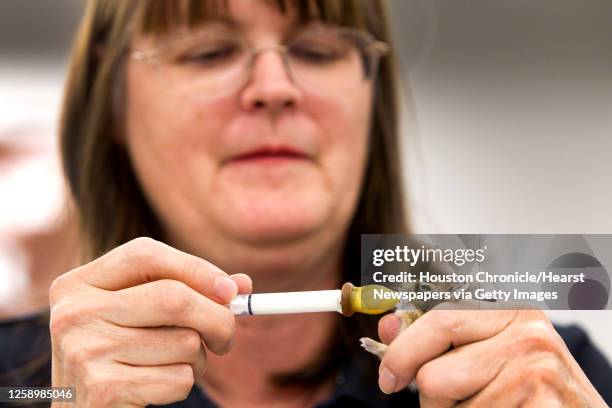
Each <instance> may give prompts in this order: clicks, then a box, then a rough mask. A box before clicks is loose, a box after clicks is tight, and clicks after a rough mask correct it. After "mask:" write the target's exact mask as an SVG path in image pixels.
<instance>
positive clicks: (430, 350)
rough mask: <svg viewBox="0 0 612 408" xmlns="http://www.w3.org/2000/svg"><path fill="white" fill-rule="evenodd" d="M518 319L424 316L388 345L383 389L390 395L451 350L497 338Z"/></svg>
mask: <svg viewBox="0 0 612 408" xmlns="http://www.w3.org/2000/svg"><path fill="white" fill-rule="evenodd" d="M516 315H517V312H516V311H512V310H432V311H430V312H428V313H425V314H424V315H423V316H422V317H421V318H420V319H418V320H416V321H415V322H414V323H413V324H412V325H410V326H409V327H408V328H407V329H406V330H404V331H403V332H402V333H400V335H399V336H398V337H397V338H396V339H395V340H394V341H393V342H391V344H390V345H389V349H388V350H387V353H386V354H385V357H384V358H383V361H382V363H381V365H382V366H383V367H384V368H387V371H386V379H385V381H386V382H385V383H384V384H380V385H381V387H382V388H385V391H388V392H395V391H398V390H400V389H402V388H404V387H406V386H407V385H408V384H409V383H410V382H411V381H412V380H413V379H414V378H415V376H416V372H417V371H418V369H419V368H420V367H421V366H422V365H423V364H425V363H426V362H428V361H430V360H433V359H434V358H436V357H438V356H440V355H442V354H443V353H445V352H447V351H448V350H449V349H450V348H451V347H459V346H462V345H464V344H468V343H473V342H477V341H480V340H483V339H487V338H489V337H492V336H494V335H496V334H497V333H499V332H501V331H502V330H504V329H505V328H506V327H507V326H508V325H509V324H510V323H511V322H512V321H513V320H514V318H515V317H516ZM408 351H409V352H408ZM381 371H382V370H381Z"/></svg>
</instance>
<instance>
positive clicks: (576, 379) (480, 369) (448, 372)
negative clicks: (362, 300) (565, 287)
mask: <svg viewBox="0 0 612 408" xmlns="http://www.w3.org/2000/svg"><path fill="white" fill-rule="evenodd" d="M398 328H399V321H398V318H397V317H396V316H394V315H387V316H385V317H384V318H383V319H381V321H380V323H379V334H380V337H381V339H382V340H383V341H384V342H385V343H389V348H388V350H387V352H386V354H385V356H384V359H383V360H382V362H381V366H380V375H379V386H380V388H381V389H382V390H383V391H384V392H387V393H391V392H396V391H399V390H401V389H403V388H405V387H406V386H408V384H410V383H411V382H413V381H414V382H415V383H416V385H417V386H418V388H419V396H420V401H421V406H423V407H451V406H461V407H480V406H496V407H499V406H504V407H505V406H508V407H516V406H533V407H540V406H543V407H544V406H545V407H561V406H571V407H606V406H607V405H606V403H605V402H604V401H603V399H602V398H601V396H600V395H599V394H598V393H597V391H596V390H595V388H594V387H593V385H592V384H591V383H590V382H589V380H588V379H587V377H586V375H585V374H584V373H583V371H582V370H581V369H580V366H579V365H578V363H577V362H576V360H574V358H573V357H572V355H571V354H570V352H569V350H568V349H567V347H566V346H565V344H564V342H563V340H562V339H561V337H560V336H559V335H558V334H557V332H556V331H555V329H554V327H553V326H552V324H551V323H550V321H549V319H548V317H547V316H546V315H545V314H544V312H541V311H535V310H435V309H434V310H432V311H430V312H428V313H425V314H424V315H423V316H422V317H421V318H419V319H418V320H416V321H415V322H414V323H413V324H412V325H411V326H409V327H408V328H407V329H406V330H404V331H403V332H401V333H399V335H398V333H397V331H398Z"/></svg>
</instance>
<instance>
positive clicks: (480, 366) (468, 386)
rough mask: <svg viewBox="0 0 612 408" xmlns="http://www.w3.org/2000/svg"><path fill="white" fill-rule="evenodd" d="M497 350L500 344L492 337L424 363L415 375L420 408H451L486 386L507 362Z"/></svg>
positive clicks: (503, 354) (504, 355) (501, 345)
mask: <svg viewBox="0 0 612 408" xmlns="http://www.w3.org/2000/svg"><path fill="white" fill-rule="evenodd" d="M500 347H503V344H502V343H501V342H500V341H499V340H498V339H497V337H493V338H492V339H489V340H484V341H481V342H478V343H472V344H468V345H465V346H462V347H459V348H457V349H453V350H451V351H449V352H447V353H445V354H444V355H442V356H440V357H438V358H436V359H433V360H431V361H429V362H427V363H425V364H424V365H423V366H422V367H421V368H420V369H419V370H418V372H417V374H416V384H417V386H418V388H419V398H420V400H421V406H424V407H451V406H454V405H455V404H456V403H457V402H458V401H463V400H465V399H467V398H469V397H471V396H472V395H474V394H475V393H477V392H478V391H480V390H481V389H484V388H485V387H487V385H488V384H489V383H490V382H491V381H493V380H494V379H495V378H496V376H497V375H498V374H499V373H500V371H501V370H502V367H503V366H504V365H505V364H506V363H507V359H508V358H507V354H505V353H500V350H499V349H500ZM491 356H498V357H496V358H492V357H491Z"/></svg>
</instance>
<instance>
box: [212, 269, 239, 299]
mask: <svg viewBox="0 0 612 408" xmlns="http://www.w3.org/2000/svg"><path fill="white" fill-rule="evenodd" d="M213 292H214V294H215V295H216V296H217V297H218V298H219V299H220V300H222V301H225V302H226V303H229V302H230V301H231V300H232V299H233V298H235V297H236V295H237V294H238V285H236V282H234V281H233V280H231V279H230V278H227V277H225V276H217V279H215V284H214V285H213Z"/></svg>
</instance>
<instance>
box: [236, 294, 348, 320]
mask: <svg viewBox="0 0 612 408" xmlns="http://www.w3.org/2000/svg"><path fill="white" fill-rule="evenodd" d="M340 296H341V291H340V290H338V289H335V290H313V291H303V292H281V293H256V294H251V295H238V296H236V298H234V300H232V302H231V303H230V305H229V306H230V310H231V311H232V312H233V313H234V314H235V315H245V314H246V315H265V314H285V313H311V312H341V311H342V307H341V305H340Z"/></svg>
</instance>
